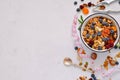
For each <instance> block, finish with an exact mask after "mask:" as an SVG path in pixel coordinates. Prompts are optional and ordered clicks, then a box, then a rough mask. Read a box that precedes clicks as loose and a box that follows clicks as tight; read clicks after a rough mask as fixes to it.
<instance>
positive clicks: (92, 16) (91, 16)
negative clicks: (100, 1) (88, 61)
mask: <svg viewBox="0 0 120 80" xmlns="http://www.w3.org/2000/svg"><path fill="white" fill-rule="evenodd" d="M97 16H103V17H106V18H108V19H111V20H112V21H113V22H114V23H115V25H116V27H117V39H116V41H115V42H114V46H115V45H116V43H117V42H118V40H119V36H120V33H119V31H120V27H119V24H118V23H117V21H116V20H115V19H114V18H113V17H111V16H110V15H108V14H104V13H95V14H92V15H90V16H89V17H87V18H86V19H85V20H84V22H83V24H82V25H81V29H80V36H81V39H82V41H83V43H84V44H85V45H86V46H87V47H88V48H89V49H91V50H93V51H97V52H105V51H108V50H110V49H112V48H113V47H112V48H109V49H105V50H97V49H93V48H91V47H90V46H89V45H88V44H87V43H86V42H85V41H84V39H83V36H82V33H83V30H84V27H85V25H86V23H87V22H88V21H89V20H90V19H91V18H94V17H97Z"/></svg>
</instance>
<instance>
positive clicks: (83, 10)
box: [82, 7, 89, 15]
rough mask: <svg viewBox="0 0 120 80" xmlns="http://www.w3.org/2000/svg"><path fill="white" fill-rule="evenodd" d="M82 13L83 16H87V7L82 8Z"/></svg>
mask: <svg viewBox="0 0 120 80" xmlns="http://www.w3.org/2000/svg"><path fill="white" fill-rule="evenodd" d="M82 12H83V14H85V15H87V14H88V13H89V10H88V8H87V7H84V8H83V9H82Z"/></svg>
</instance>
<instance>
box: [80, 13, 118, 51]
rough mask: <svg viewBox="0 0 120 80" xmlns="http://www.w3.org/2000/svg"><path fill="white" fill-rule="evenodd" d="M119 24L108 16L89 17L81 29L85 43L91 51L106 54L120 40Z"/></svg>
mask: <svg viewBox="0 0 120 80" xmlns="http://www.w3.org/2000/svg"><path fill="white" fill-rule="evenodd" d="M119 30H120V29H119V24H118V23H117V21H116V20H115V19H114V18H113V17H112V16H110V15H108V14H103V13H95V14H92V15H90V16H89V17H87V18H86V19H85V20H84V22H83V24H82V25H81V29H80V36H81V39H82V41H83V43H84V44H85V45H86V46H87V47H88V48H89V49H91V50H93V51H97V52H104V51H108V50H110V49H112V48H113V47H114V45H115V44H116V43H117V42H118V40H119V34H120V33H119Z"/></svg>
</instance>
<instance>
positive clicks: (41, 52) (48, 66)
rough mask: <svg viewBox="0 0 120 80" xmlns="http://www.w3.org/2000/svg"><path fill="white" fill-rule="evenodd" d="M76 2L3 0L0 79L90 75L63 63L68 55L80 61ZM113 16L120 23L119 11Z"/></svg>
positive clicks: (58, 78) (67, 79) (38, 79)
mask: <svg viewBox="0 0 120 80" xmlns="http://www.w3.org/2000/svg"><path fill="white" fill-rule="evenodd" d="M78 1H79V2H80V0H78ZM86 1H87V0H86ZM73 2H74V0H0V80H75V79H76V78H78V77H79V76H80V75H85V74H87V73H83V72H82V71H81V70H79V69H76V68H73V67H69V68H67V67H65V66H64V65H63V59H64V57H67V56H68V57H71V58H72V59H73V60H74V61H75V60H76V54H74V47H73V41H72V37H71V25H72V20H73V16H74V14H76V12H75V10H76V8H77V7H75V6H74V5H73ZM114 8H115V9H116V6H115V7H114ZM91 13H92V12H91ZM112 15H113V16H114V17H115V19H116V20H117V21H118V22H119V17H118V16H119V14H112ZM85 17H86V16H85ZM117 51H118V50H117ZM113 53H114V51H113ZM100 56H101V57H102V56H104V55H103V54H100ZM101 57H99V60H100V59H101ZM87 75H88V76H90V74H87ZM118 79H120V78H119V77H117V76H116V78H114V80H118Z"/></svg>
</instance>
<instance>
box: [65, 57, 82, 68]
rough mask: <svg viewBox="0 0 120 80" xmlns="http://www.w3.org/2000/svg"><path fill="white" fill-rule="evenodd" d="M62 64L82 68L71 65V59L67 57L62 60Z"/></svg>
mask: <svg viewBox="0 0 120 80" xmlns="http://www.w3.org/2000/svg"><path fill="white" fill-rule="evenodd" d="M63 64H64V65H65V66H74V67H78V68H82V67H81V66H79V65H77V64H73V62H72V59H71V58H69V57H66V58H64V61H63Z"/></svg>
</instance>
